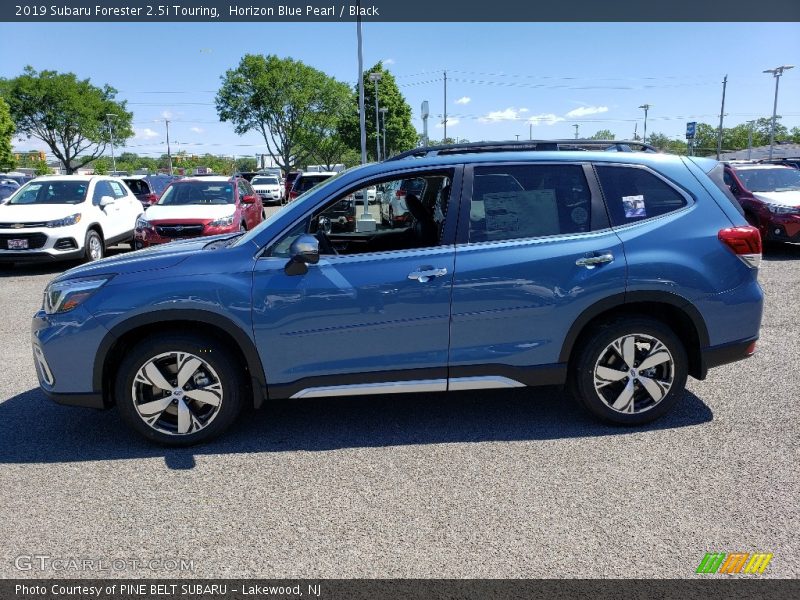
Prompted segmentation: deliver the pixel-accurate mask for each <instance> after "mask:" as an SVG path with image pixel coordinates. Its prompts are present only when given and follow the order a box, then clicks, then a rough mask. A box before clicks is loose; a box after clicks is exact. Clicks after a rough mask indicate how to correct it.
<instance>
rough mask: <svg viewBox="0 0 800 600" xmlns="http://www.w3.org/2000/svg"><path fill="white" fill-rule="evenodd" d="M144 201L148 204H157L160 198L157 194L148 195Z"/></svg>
mask: <svg viewBox="0 0 800 600" xmlns="http://www.w3.org/2000/svg"><path fill="white" fill-rule="evenodd" d="M144 201H145V202H147V203H148V204H155V203H156V202H158V196H157V195H156V194H147V196H145V197H144Z"/></svg>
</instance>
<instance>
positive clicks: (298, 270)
mask: <svg viewBox="0 0 800 600" xmlns="http://www.w3.org/2000/svg"><path fill="white" fill-rule="evenodd" d="M289 256H291V258H290V259H289V262H288V263H286V266H285V267H284V268H283V270H284V272H285V273H286V274H287V275H305V274H306V273H308V265H315V264H317V263H318V262H319V240H318V239H317V238H315V237H314V236H313V235H307V234H306V235H301V236H300V237H299V238H297V239H296V240H295V241H293V242H292V245H291V246H290V247H289Z"/></svg>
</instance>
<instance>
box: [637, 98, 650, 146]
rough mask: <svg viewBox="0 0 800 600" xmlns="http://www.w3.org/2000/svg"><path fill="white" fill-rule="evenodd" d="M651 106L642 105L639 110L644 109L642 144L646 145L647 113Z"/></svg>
mask: <svg viewBox="0 0 800 600" xmlns="http://www.w3.org/2000/svg"><path fill="white" fill-rule="evenodd" d="M651 106H652V104H642V105H641V106H640V107H639V108H642V109H644V136H643V137H642V143H643V144H646V143H647V111H648V110H650V107H651Z"/></svg>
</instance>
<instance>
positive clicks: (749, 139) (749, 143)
mask: <svg viewBox="0 0 800 600" xmlns="http://www.w3.org/2000/svg"><path fill="white" fill-rule="evenodd" d="M755 123H756V122H755V121H748V122H747V124H748V125H750V127H749V128H748V129H747V160H750V156H751V155H752V153H753V125H755Z"/></svg>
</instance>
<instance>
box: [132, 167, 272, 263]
mask: <svg viewBox="0 0 800 600" xmlns="http://www.w3.org/2000/svg"><path fill="white" fill-rule="evenodd" d="M263 212H264V207H263V205H262V203H261V198H260V197H259V195H258V194H256V193H255V191H254V190H253V187H252V186H251V185H250V183H249V182H248V181H247V180H246V179H245V178H243V177H231V178H228V177H202V178H199V177H198V178H193V179H179V180H177V181H174V182H172V183H171V184H170V185H169V186H168V187H167V189H166V190H164V193H163V194H161V198H159V200H158V202H157V203H156V204H153V205H152V206H150V207H149V208H147V210H145V212H144V214H143V215H142V216H141V217H139V219H138V221H137V222H136V231H135V233H134V246H135V247H136V248H137V249H138V248H146V247H147V246H152V245H153V244H164V243H166V242H171V241H173V240H176V239H185V238H192V237H198V236H206V235H220V234H224V233H234V232H237V231H246V230H248V229H252V228H253V227H255V226H256V225H258V224H259V223H261V221H262V220H263Z"/></svg>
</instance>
